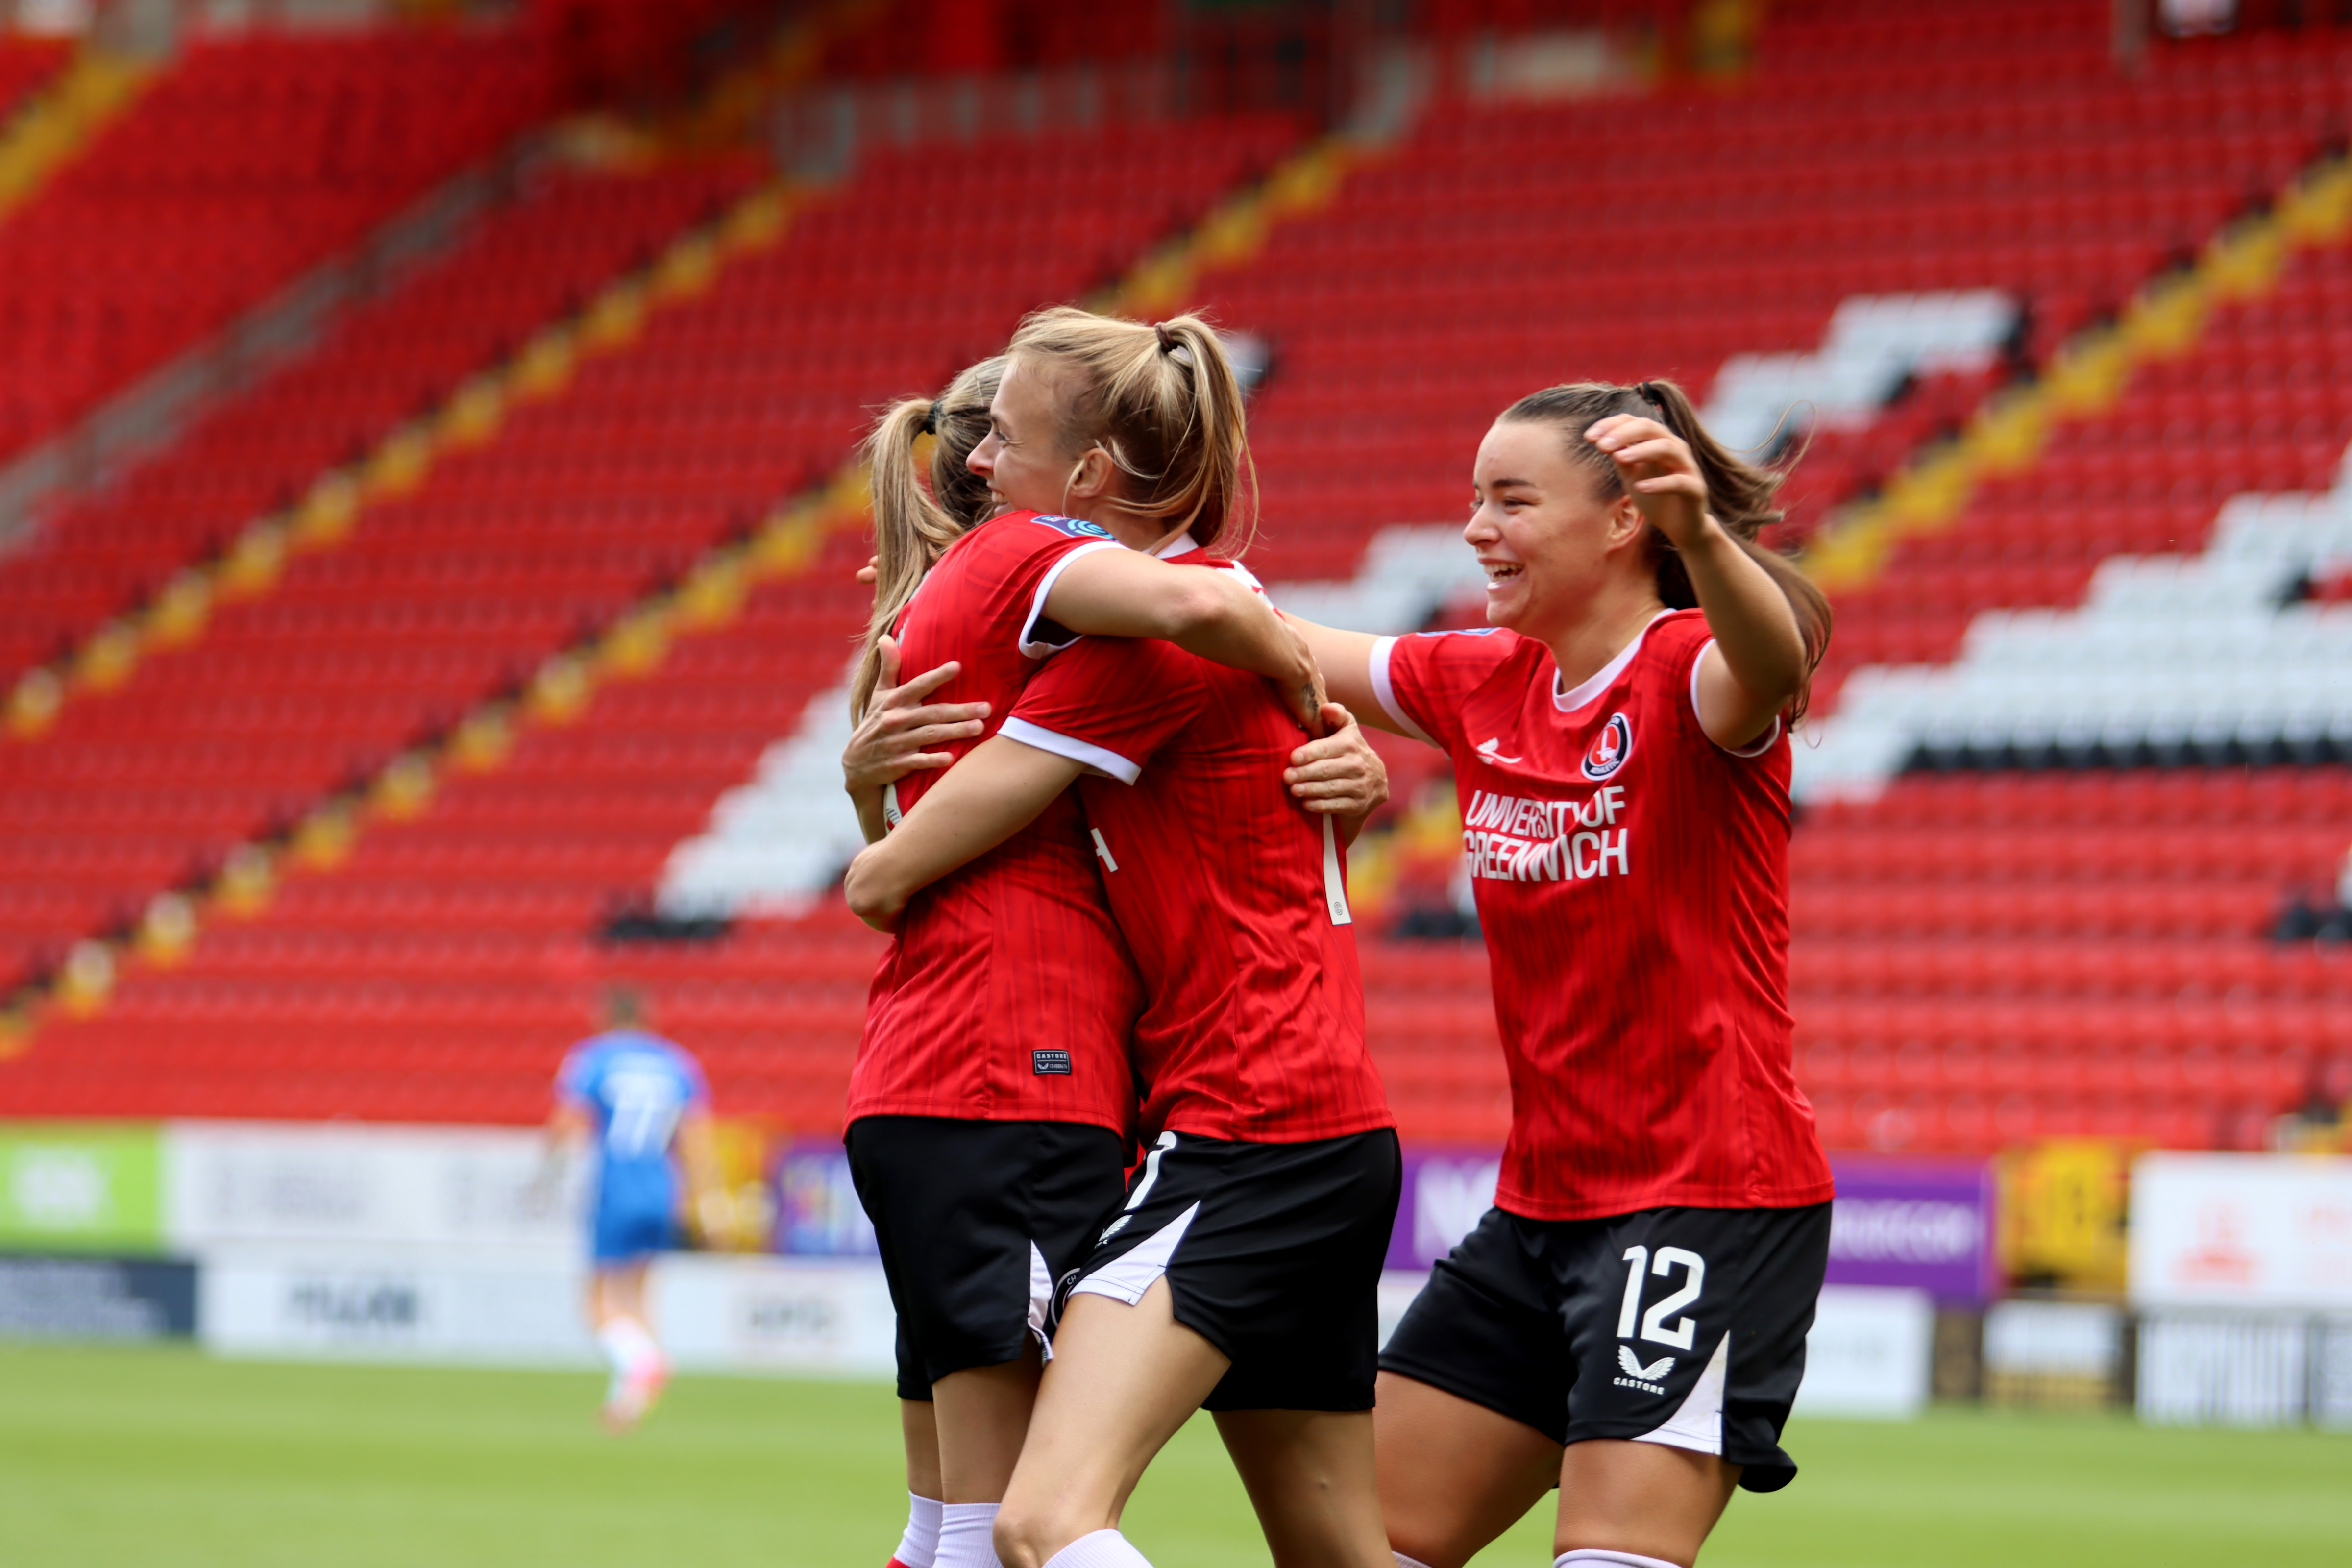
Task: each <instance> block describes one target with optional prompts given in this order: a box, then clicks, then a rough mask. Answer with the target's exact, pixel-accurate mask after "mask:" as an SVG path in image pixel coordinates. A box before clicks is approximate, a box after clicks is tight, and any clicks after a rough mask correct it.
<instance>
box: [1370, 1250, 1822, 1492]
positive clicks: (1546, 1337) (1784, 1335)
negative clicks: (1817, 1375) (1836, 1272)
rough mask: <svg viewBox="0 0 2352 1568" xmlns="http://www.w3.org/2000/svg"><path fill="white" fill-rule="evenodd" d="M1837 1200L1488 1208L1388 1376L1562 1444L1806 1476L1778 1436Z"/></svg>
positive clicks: (1411, 1319)
mask: <svg viewBox="0 0 2352 1568" xmlns="http://www.w3.org/2000/svg"><path fill="white" fill-rule="evenodd" d="M1829 1248H1830V1205H1827V1204H1814V1205H1811V1206H1809V1207H1805V1208H1791V1209H1701V1208H1655V1209H1643V1210H1642V1211H1640V1212H1639V1213H1635V1214H1628V1215H1613V1216H1612V1217H1610V1218H1607V1219H1591V1220H1537V1219H1526V1218H1522V1217H1521V1216H1519V1215H1513V1214H1506V1213H1504V1212H1503V1211H1502V1210H1501V1209H1489V1210H1487V1211H1486V1217H1485V1218H1484V1219H1482V1220H1480V1221H1479V1222H1478V1225H1477V1226H1476V1228H1475V1229H1474V1230H1472V1231H1471V1232H1470V1234H1469V1235H1468V1236H1466V1237H1463V1239H1462V1243H1461V1245H1460V1246H1458V1247H1454V1251H1453V1252H1452V1254H1451V1255H1450V1256H1448V1257H1446V1258H1443V1259H1441V1260H1440V1261H1439V1262H1438V1264H1437V1267H1436V1268H1435V1269H1433V1271H1432V1273H1431V1275H1430V1279H1429V1285H1428V1288H1427V1289H1424V1290H1423V1291H1422V1293H1421V1294H1420V1295H1419V1296H1418V1297H1416V1298H1415V1299H1414V1300H1413V1303H1412V1307H1411V1309H1410V1310H1407V1311H1406V1313H1405V1315H1404V1321H1402V1322H1401V1323H1399V1324H1398V1325H1397V1330H1396V1332H1395V1333H1394V1334H1393V1335H1391V1337H1390V1340H1389V1342H1388V1346H1387V1348H1386V1349H1384V1350H1383V1351H1382V1352H1381V1371H1383V1372H1392V1373H1397V1374H1398V1375H1400V1376H1402V1377H1409V1378H1412V1379H1413V1380H1414V1381H1415V1382H1417V1383H1425V1384H1430V1385H1431V1386H1432V1387H1434V1388H1441V1389H1444V1391H1445V1392H1446V1393H1448V1394H1454V1395H1455V1396H1456V1397H1458V1398H1462V1399H1467V1400H1469V1401H1471V1402H1472V1403H1473V1404H1476V1405H1485V1406H1486V1408H1488V1409H1489V1410H1494V1411H1497V1412H1500V1413H1501V1414H1502V1415H1507V1416H1509V1417H1510V1418H1511V1419H1513V1420H1515V1421H1519V1422H1523V1423H1525V1424H1526V1425H1528V1426H1532V1427H1534V1428H1536V1430H1538V1431H1539V1432H1541V1433H1543V1434H1544V1435H1545V1436H1549V1437H1550V1438H1551V1439H1552V1440H1553V1441H1554V1442H1556V1443H1563V1444H1565V1443H1576V1442H1581V1441H1583V1440H1585V1439H1587V1438H1591V1437H1617V1438H1630V1439H1633V1440H1634V1441H1637V1442H1647V1443H1663V1444H1665V1445H1667V1446H1668V1447H1676V1448H1688V1449H1692V1450H1695V1451H1696V1452H1699V1453H1703V1454H1717V1455H1720V1456H1721V1457H1722V1458H1726V1459H1727V1460H1729V1461H1731V1462H1732V1463H1733V1464H1736V1465H1741V1466H1744V1467H1746V1468H1745V1469H1744V1470H1743V1471H1742V1473H1741V1475H1740V1479H1739V1484H1740V1485H1741V1486H1743V1487H1745V1488H1747V1489H1748V1490H1750V1491H1759V1492H1769V1491H1777V1490H1779V1489H1780V1488H1782V1487H1784V1486H1787V1485H1788V1484H1789V1482H1790V1480H1792V1479H1795V1477H1796V1474H1797V1466H1796V1462H1795V1461H1794V1460H1792V1459H1790V1458H1789V1456H1788V1455H1787V1454H1786V1453H1785V1452H1783V1451H1782V1449H1781V1447H1780V1430H1781V1428H1782V1427H1783V1426H1785V1425H1787V1423H1788V1419H1789V1406H1790V1403H1791V1402H1792V1401H1794V1400H1795V1398H1796V1397H1797V1384H1799V1383H1800V1382H1801V1380H1802V1379H1803V1377H1804V1374H1805V1334H1806V1331H1808V1330H1810V1329H1811V1327H1812V1323H1813V1302H1814V1300H1815V1299H1816V1298H1817V1297H1819V1296H1820V1294H1821V1289H1822V1275H1823V1274H1824V1273H1825V1272H1826V1270H1827V1269H1828V1267H1829Z"/></svg>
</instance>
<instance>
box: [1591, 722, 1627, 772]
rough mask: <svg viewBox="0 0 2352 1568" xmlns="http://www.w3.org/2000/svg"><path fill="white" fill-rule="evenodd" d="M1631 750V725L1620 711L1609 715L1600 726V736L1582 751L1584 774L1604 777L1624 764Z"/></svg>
mask: <svg viewBox="0 0 2352 1568" xmlns="http://www.w3.org/2000/svg"><path fill="white" fill-rule="evenodd" d="M1631 755H1633V725H1632V724H1631V723H1630V722H1628V721H1626V718H1625V715H1623V714H1622V713H1612V714H1611V715H1609V722H1608V723H1606V724H1603V725H1602V726H1601V734H1600V736H1599V737H1598V738H1597V739H1596V740H1594V742H1592V749H1591V751H1588V752H1585V753H1584V776H1585V777H1586V778H1589V779H1595V780H1598V779H1605V778H1607V777H1608V776H1609V775H1610V774H1612V773H1615V772H1616V771H1617V770H1618V769H1619V768H1622V767H1623V766H1624V765H1625V759H1626V758H1627V757H1629V756H1631Z"/></svg>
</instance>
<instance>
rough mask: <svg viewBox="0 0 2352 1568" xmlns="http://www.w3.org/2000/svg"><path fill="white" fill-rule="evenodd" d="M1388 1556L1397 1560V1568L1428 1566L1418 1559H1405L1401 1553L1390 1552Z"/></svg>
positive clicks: (1423, 1567)
mask: <svg viewBox="0 0 2352 1568" xmlns="http://www.w3.org/2000/svg"><path fill="white" fill-rule="evenodd" d="M1389 1555H1390V1556H1391V1557H1393V1558H1395V1559H1396V1560H1397V1568H1429V1564H1428V1563H1423V1561H1422V1560H1421V1559H1420V1558H1418V1557H1407V1556H1406V1555H1405V1554H1404V1553H1403V1552H1390V1553H1389Z"/></svg>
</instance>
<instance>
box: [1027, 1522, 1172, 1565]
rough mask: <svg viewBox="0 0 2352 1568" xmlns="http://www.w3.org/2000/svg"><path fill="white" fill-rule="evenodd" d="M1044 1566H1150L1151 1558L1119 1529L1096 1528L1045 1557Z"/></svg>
mask: <svg viewBox="0 0 2352 1568" xmlns="http://www.w3.org/2000/svg"><path fill="white" fill-rule="evenodd" d="M1045 1568H1151V1560H1150V1558H1148V1557H1146V1556H1145V1555H1144V1554H1143V1553H1142V1552H1138V1551H1137V1550H1136V1549H1135V1548H1134V1547H1132V1546H1129V1544H1128V1543H1127V1537H1126V1536H1124V1535H1121V1534H1120V1533H1119V1532H1118V1531H1116V1530H1097V1531H1095V1532H1094V1533H1093V1534H1092V1535H1081V1536H1079V1537H1078V1538H1077V1539H1076V1541H1073V1542H1070V1543H1069V1544H1068V1545H1067V1546H1065V1547H1063V1548H1062V1549H1061V1550H1060V1551H1059V1552H1055V1553H1054V1555H1052V1556H1051V1557H1048V1558H1046V1559H1045Z"/></svg>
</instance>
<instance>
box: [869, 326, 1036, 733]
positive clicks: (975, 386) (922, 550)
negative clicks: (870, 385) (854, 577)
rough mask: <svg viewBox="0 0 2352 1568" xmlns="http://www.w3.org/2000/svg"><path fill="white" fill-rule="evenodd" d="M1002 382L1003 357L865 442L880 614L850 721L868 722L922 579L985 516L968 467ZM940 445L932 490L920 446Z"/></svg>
mask: <svg viewBox="0 0 2352 1568" xmlns="http://www.w3.org/2000/svg"><path fill="white" fill-rule="evenodd" d="M1003 377H1004V360H1003V356H1002V355H999V356H998V357H996V358H994V359H987V360H982V361H981V362H980V363H978V364H976V365H973V366H972V367H971V369H969V370H967V371H965V372H964V373H963V374H961V375H959V376H957V377H956V378H955V380H953V381H952V382H950V383H949V384H948V388H947V390H946V391H945V392H942V393H940V395H939V396H938V397H937V398H929V397H910V398H908V399H907V400H906V401H904V402H902V403H898V404H895V405H892V406H891V407H890V408H889V409H888V410H887V412H886V413H884V414H883V416H882V417H881V418H879V419H877V420H876V421H875V422H874V428H873V430H872V432H871V433H870V434H868V435H867V436H866V465H867V472H868V475H869V479H868V487H869V489H870V490H871V492H872V497H873V501H872V505H873V511H874V615H873V618H872V619H870V620H869V621H867V622H866V651H865V654H864V655H863V656H862V657H861V658H859V659H858V661H857V672H856V675H854V676H853V677H851V679H850V682H849V716H850V718H851V720H852V721H856V720H858V719H862V718H864V717H865V715H866V704H867V703H868V702H871V701H872V700H874V688H875V687H876V686H877V684H878V683H879V682H880V680H881V678H882V650H881V642H882V638H883V637H884V635H885V634H887V632H888V631H889V630H890V628H891V627H892V626H896V625H897V624H898V616H900V614H901V613H903V612H904V611H905V610H906V608H907V604H908V600H910V599H912V598H913V597H914V596H915V590H916V589H917V588H919V587H920V586H922V582H923V574H925V573H927V572H929V570H930V569H931V568H932V566H934V565H935V564H937V563H938V562H939V559H940V556H942V555H944V554H946V553H947V552H948V547H949V546H950V545H951V544H953V543H954V542H956V541H957V540H959V539H961V538H962V537H963V536H964V534H965V533H966V532H967V531H970V530H971V528H972V527H973V526H975V525H976V524H978V523H979V522H980V521H981V520H982V519H983V518H985V517H986V516H987V515H988V509H989V496H988V481H987V480H985V479H982V478H981V477H980V476H979V475H978V474H975V473H973V472H972V471H971V469H970V468H966V467H965V466H964V459H965V458H969V457H971V453H972V448H973V447H977V446H979V445H980V444H981V442H982V441H983V440H984V439H986V438H987V436H988V405H990V404H991V403H993V402H994V401H995V400H996V384H997V383H998V382H999V381H1002V380H1003ZM925 436H929V437H933V441H932V445H931V463H930V470H931V471H930V481H931V482H930V488H929V489H925V488H924V487H923V481H922V479H921V478H920V477H919V475H918V474H917V473H916V471H915V447H916V443H917V442H919V440H921V439H922V437H925Z"/></svg>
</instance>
